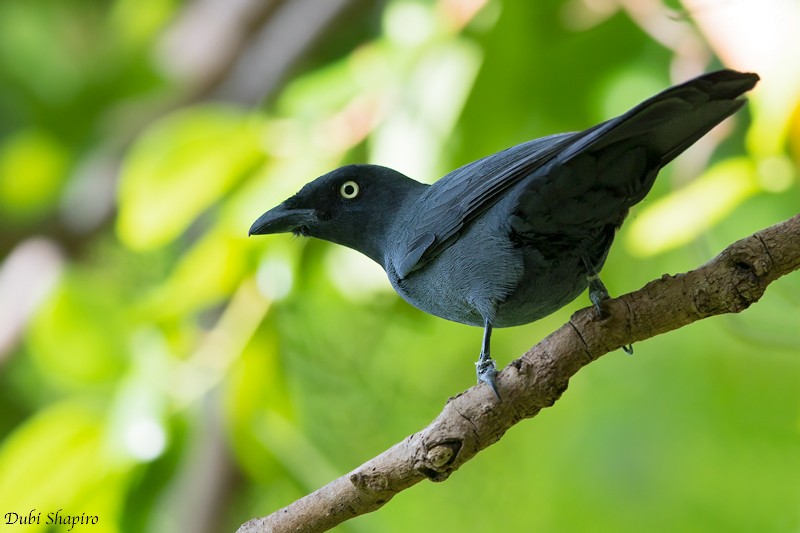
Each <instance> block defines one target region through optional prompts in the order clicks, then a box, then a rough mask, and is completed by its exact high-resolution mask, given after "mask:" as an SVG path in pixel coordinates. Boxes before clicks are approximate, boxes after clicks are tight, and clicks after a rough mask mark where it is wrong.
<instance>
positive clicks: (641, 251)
mask: <svg viewBox="0 0 800 533" xmlns="http://www.w3.org/2000/svg"><path fill="white" fill-rule="evenodd" d="M758 190H759V187H758V185H757V177H756V169H755V166H754V165H753V163H752V161H751V160H750V159H747V158H736V159H728V160H726V161H723V162H721V163H719V164H717V165H714V166H712V167H711V168H709V169H708V170H707V171H706V172H705V173H704V174H703V175H702V176H700V177H699V178H697V179H696V180H695V181H694V182H692V183H691V184H690V185H688V186H686V187H684V188H683V189H681V190H679V191H676V192H674V193H672V194H670V195H668V196H666V197H664V198H662V199H660V200H658V201H655V202H653V203H652V204H649V205H647V206H646V207H644V208H643V209H642V210H641V211H640V212H639V214H638V215H637V216H636V218H634V219H633V220H631V222H630V231H629V232H628V235H627V239H626V241H625V244H626V245H627V247H628V249H629V250H630V252H631V253H632V254H635V255H638V256H640V257H646V256H650V255H655V254H658V253H661V252H664V251H666V250H669V249H672V248H675V247H677V246H680V245H682V244H686V243H687V242H690V241H692V240H693V239H695V238H696V237H697V236H698V235H699V234H700V233H702V232H703V231H705V230H707V229H708V228H709V227H711V226H712V225H714V224H715V223H716V222H718V221H719V220H721V219H722V218H723V217H725V216H726V215H728V214H729V213H730V212H731V211H733V210H734V209H735V208H736V207H737V206H738V205H739V204H740V203H741V202H742V201H743V200H745V199H746V198H748V197H750V196H752V195H753V194H755V193H756V192H758Z"/></svg>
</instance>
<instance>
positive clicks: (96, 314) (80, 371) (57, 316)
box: [29, 273, 128, 388]
mask: <svg viewBox="0 0 800 533" xmlns="http://www.w3.org/2000/svg"><path fill="white" fill-rule="evenodd" d="M124 309H125V308H124V307H121V306H120V305H119V302H118V301H117V300H116V299H115V298H114V297H113V296H112V295H110V294H109V293H108V292H107V291H103V290H101V287H99V286H98V284H97V283H96V282H95V280H93V279H92V278H89V277H88V276H81V275H78V274H76V273H70V274H68V275H67V276H66V277H65V278H64V279H63V280H62V283H61V285H60V286H59V287H58V288H57V289H56V290H55V291H54V292H53V294H52V295H51V296H50V298H49V299H48V300H47V301H46V302H45V303H44V304H43V305H42V306H41V308H40V309H39V310H38V312H37V314H36V316H35V317H34V319H33V323H32V324H31V328H30V331H29V340H30V346H31V352H32V354H33V359H34V361H36V363H37V365H38V366H39V368H40V369H41V370H42V372H43V374H44V375H45V376H47V377H48V378H50V379H52V380H53V381H55V382H57V383H59V384H66V385H70V386H75V387H79V388H82V387H85V386H86V385H88V384H101V383H108V382H110V381H113V380H114V379H116V378H117V377H118V376H119V375H120V374H121V372H122V371H123V370H124V368H125V364H126V360H127V354H128V346H127V344H126V341H125V339H126V338H127V335H126V333H127V332H126V326H125V316H123V312H124Z"/></svg>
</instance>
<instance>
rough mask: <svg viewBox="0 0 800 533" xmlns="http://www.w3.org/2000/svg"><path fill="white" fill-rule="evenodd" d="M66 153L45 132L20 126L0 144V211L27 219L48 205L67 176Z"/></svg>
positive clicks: (4, 214)
mask: <svg viewBox="0 0 800 533" xmlns="http://www.w3.org/2000/svg"><path fill="white" fill-rule="evenodd" d="M68 162H69V154H68V152H67V151H66V149H65V148H64V147H63V146H62V145H61V144H59V143H58V142H57V141H56V140H55V139H53V138H52V137H50V136H49V135H48V134H47V133H45V132H42V131H38V130H23V131H20V132H18V133H16V134H14V135H13V136H11V137H9V138H7V139H5V140H4V141H3V142H2V144H0V215H2V217H3V218H6V219H12V220H14V219H22V220H28V219H31V218H35V217H37V216H40V215H42V214H43V213H44V212H45V211H47V210H48V209H51V208H52V207H53V205H54V204H55V202H56V200H57V199H58V196H59V193H60V192H61V187H62V184H63V183H64V181H65V178H66V170H67V164H68Z"/></svg>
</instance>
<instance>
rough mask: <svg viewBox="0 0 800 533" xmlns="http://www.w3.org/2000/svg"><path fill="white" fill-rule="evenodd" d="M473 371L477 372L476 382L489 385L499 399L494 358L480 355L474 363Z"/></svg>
mask: <svg viewBox="0 0 800 533" xmlns="http://www.w3.org/2000/svg"><path fill="white" fill-rule="evenodd" d="M475 371H476V373H477V374H478V384H480V383H486V384H487V385H489V387H490V388H491V389H492V392H493V393H494V395H495V396H496V397H497V399H498V400H500V393H499V392H497V366H496V365H495V364H494V359H491V358H489V357H487V358H485V359H484V358H483V357H481V358H480V359H479V360H478V362H477V363H475Z"/></svg>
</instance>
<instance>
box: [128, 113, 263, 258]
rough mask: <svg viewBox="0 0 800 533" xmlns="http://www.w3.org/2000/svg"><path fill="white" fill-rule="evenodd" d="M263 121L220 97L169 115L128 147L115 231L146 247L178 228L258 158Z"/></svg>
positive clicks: (162, 241)
mask: <svg viewBox="0 0 800 533" xmlns="http://www.w3.org/2000/svg"><path fill="white" fill-rule="evenodd" d="M262 130H263V122H262V121H261V120H260V119H259V118H258V117H253V116H250V115H248V114H246V113H244V112H243V111H241V110H239V109H236V108H233V107H224V106H219V105H209V106H204V107H196V108H193V109H189V110H185V111H180V112H178V113H175V114H173V115H170V116H168V117H166V118H165V119H163V120H162V121H160V122H158V123H156V124H155V125H154V126H153V127H151V128H150V129H149V130H148V131H147V132H146V133H145V134H144V135H143V136H142V137H141V138H140V139H139V140H138V142H137V143H136V144H135V145H134V146H133V148H132V149H131V151H130V153H129V154H128V156H127V158H126V160H125V162H124V165H123V169H122V175H121V177H120V193H119V204H120V212H119V218H118V219H117V232H118V234H119V237H120V239H121V240H122V242H123V243H125V245H127V246H128V247H130V248H132V249H136V250H147V249H153V248H157V247H159V246H162V245H164V244H167V243H169V242H171V241H172V240H174V239H175V238H176V237H177V236H178V235H180V234H181V233H182V232H183V231H185V230H186V228H187V227H188V226H189V225H190V224H191V223H192V222H193V221H194V220H195V219H196V218H197V216H198V215H199V214H200V213H201V212H202V211H204V210H205V209H207V208H208V207H209V206H211V205H212V204H214V203H215V202H217V201H218V200H219V199H220V198H221V197H222V196H223V195H224V194H225V193H227V192H228V191H229V190H230V189H231V187H233V186H234V185H236V183H238V182H239V181H240V180H241V179H242V178H243V177H244V176H246V175H247V174H248V173H249V172H251V171H252V170H253V169H254V168H255V167H256V166H257V165H258V164H260V163H261V162H262V161H263V159H264V152H263V150H262V149H261V147H260V143H259V141H260V134H261V133H262Z"/></svg>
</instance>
